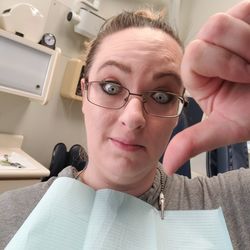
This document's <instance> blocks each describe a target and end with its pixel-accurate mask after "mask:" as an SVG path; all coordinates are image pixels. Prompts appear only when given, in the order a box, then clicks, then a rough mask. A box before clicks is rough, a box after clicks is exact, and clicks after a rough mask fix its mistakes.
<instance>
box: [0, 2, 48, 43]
mask: <svg viewBox="0 0 250 250" xmlns="http://www.w3.org/2000/svg"><path fill="white" fill-rule="evenodd" d="M44 23H45V20H44V16H43V15H42V14H41V13H40V11H39V10H38V9H37V8H35V7H34V6H33V5H31V4H28V3H19V4H16V5H14V6H12V7H10V8H8V9H6V10H4V11H3V12H2V13H1V15H0V28H2V29H4V30H6V31H9V32H12V33H14V34H16V35H19V36H22V37H24V38H26V39H28V40H30V41H32V42H35V43H38V42H39V41H40V39H41V37H42V34H43V28H44Z"/></svg>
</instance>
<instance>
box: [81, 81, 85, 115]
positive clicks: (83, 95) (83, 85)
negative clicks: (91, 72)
mask: <svg viewBox="0 0 250 250" xmlns="http://www.w3.org/2000/svg"><path fill="white" fill-rule="evenodd" d="M81 92H82V112H83V113H84V106H85V105H84V104H85V100H84V99H85V79H84V78H82V79H81Z"/></svg>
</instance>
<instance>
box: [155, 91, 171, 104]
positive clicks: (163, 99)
mask: <svg viewBox="0 0 250 250" xmlns="http://www.w3.org/2000/svg"><path fill="white" fill-rule="evenodd" d="M151 97H152V98H153V99H154V100H155V101H156V102H157V103H159V104H167V103H170V102H171V101H172V100H173V99H174V96H173V95H171V94H169V93H166V92H160V91H159V92H155V93H153V94H152V96H151Z"/></svg>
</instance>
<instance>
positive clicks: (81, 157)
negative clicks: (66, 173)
mask: <svg viewBox="0 0 250 250" xmlns="http://www.w3.org/2000/svg"><path fill="white" fill-rule="evenodd" d="M87 161H88V155H87V153H86V151H85V149H84V148H83V147H82V146H81V145H79V144H75V145H73V146H72V147H71V148H70V149H69V151H67V147H66V145H65V144H64V143H62V142H60V143H57V144H56V145H55V147H54V149H53V152H52V157H51V163H50V167H49V170H50V175H49V176H47V177H44V178H43V179H42V180H41V181H47V180H48V179H49V178H50V177H52V176H58V174H59V173H60V172H61V171H62V170H63V169H64V168H65V167H67V166H73V167H75V168H76V169H77V170H78V171H80V170H82V169H83V168H84V166H85V165H86V163H87Z"/></svg>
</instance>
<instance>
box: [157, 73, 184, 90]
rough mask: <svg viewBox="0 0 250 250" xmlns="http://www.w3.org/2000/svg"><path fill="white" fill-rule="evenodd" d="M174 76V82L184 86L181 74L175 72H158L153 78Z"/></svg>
mask: <svg viewBox="0 0 250 250" xmlns="http://www.w3.org/2000/svg"><path fill="white" fill-rule="evenodd" d="M165 77H168V78H173V80H174V82H175V83H177V84H178V85H180V86H182V85H183V84H182V80H181V77H180V75H178V74H177V73H175V72H172V71H169V72H157V73H155V74H154V75H153V80H159V79H161V78H165Z"/></svg>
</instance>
